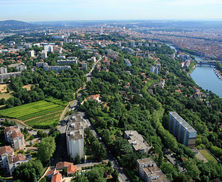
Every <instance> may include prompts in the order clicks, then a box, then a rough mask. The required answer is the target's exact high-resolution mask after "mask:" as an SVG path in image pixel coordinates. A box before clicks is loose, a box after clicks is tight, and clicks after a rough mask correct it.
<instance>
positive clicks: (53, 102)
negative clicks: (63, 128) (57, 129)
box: [0, 98, 65, 128]
mask: <svg viewBox="0 0 222 182" xmlns="http://www.w3.org/2000/svg"><path fill="white" fill-rule="evenodd" d="M64 105H65V103H64V102H62V101H60V100H58V99H54V98H49V99H47V100H43V101H38V102H33V103H30V104H25V105H21V106H17V107H13V108H9V109H4V110H0V115H1V116H3V117H9V118H16V119H18V120H22V121H23V122H24V123H26V124H27V125H30V126H32V127H35V128H49V127H53V126H55V125H57V124H58V121H59V116H60V114H61V112H62V111H63V109H64Z"/></svg>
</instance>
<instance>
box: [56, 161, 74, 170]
mask: <svg viewBox="0 0 222 182" xmlns="http://www.w3.org/2000/svg"><path fill="white" fill-rule="evenodd" d="M70 165H73V164H72V163H71V162H58V163H57V164H56V169H57V170H62V169H63V168H67V167H69V166H70Z"/></svg>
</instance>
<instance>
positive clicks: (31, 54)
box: [29, 50, 35, 58]
mask: <svg viewBox="0 0 222 182" xmlns="http://www.w3.org/2000/svg"><path fill="white" fill-rule="evenodd" d="M29 56H30V57H31V58H34V57H35V51H34V50H31V51H29Z"/></svg>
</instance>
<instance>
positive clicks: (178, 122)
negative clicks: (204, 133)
mask: <svg viewBox="0 0 222 182" xmlns="http://www.w3.org/2000/svg"><path fill="white" fill-rule="evenodd" d="M169 131H170V132H171V133H172V134H173V135H174V136H175V137H176V138H177V140H178V142H180V143H182V144H184V145H186V146H189V147H194V146H195V140H196V135H197V132H196V130H195V129H194V128H193V127H192V126H190V125H189V124H188V123H187V122H186V121H185V120H184V119H183V118H182V117H181V116H180V115H179V114H177V113H176V112H170V113H169Z"/></svg>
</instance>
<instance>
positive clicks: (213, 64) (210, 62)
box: [197, 60, 217, 66]
mask: <svg viewBox="0 0 222 182" xmlns="http://www.w3.org/2000/svg"><path fill="white" fill-rule="evenodd" d="M197 64H198V65H210V66H216V65H217V61H215V60H198V61H197Z"/></svg>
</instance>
